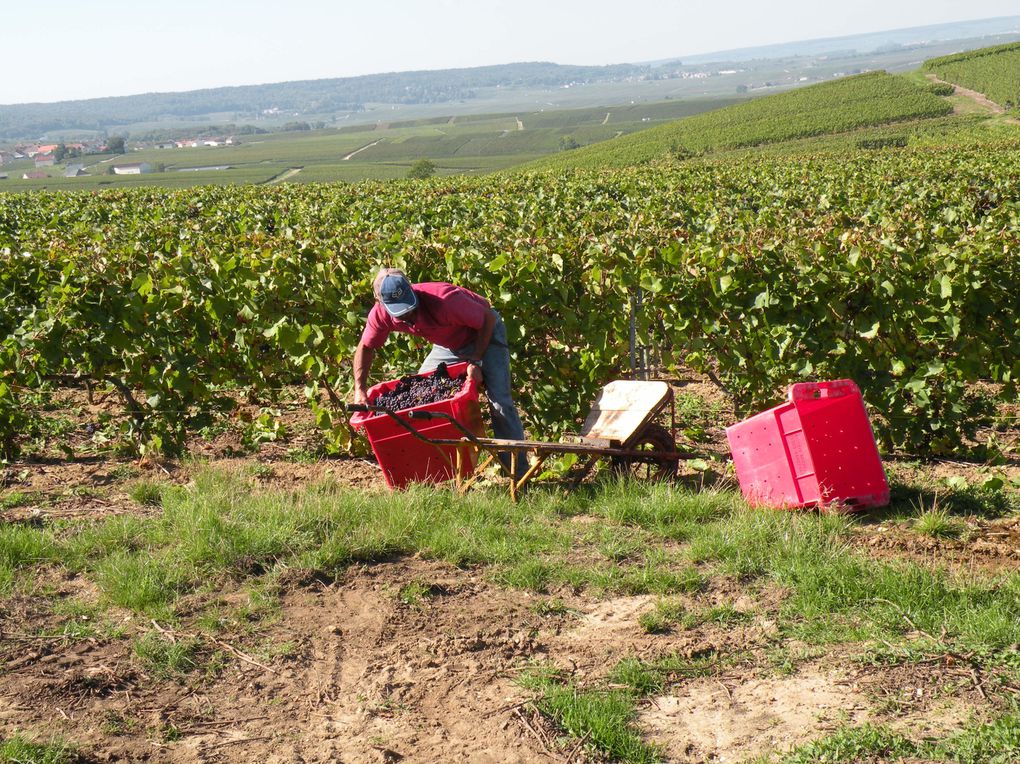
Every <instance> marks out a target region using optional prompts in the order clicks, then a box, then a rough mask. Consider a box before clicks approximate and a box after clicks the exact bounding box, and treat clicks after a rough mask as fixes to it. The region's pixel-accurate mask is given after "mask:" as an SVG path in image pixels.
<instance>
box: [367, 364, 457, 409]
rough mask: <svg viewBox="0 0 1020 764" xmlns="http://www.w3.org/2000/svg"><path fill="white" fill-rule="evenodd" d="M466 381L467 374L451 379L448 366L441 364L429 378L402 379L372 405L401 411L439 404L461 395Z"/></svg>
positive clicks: (412, 377) (379, 396)
mask: <svg viewBox="0 0 1020 764" xmlns="http://www.w3.org/2000/svg"><path fill="white" fill-rule="evenodd" d="M466 380H467V374H461V375H460V376H458V377H451V376H450V374H449V372H448V371H447V370H446V364H440V365H439V367H438V368H437V369H436V371H435V373H433V374H430V375H429V376H427V377H426V376H409V377H401V378H400V380H399V381H398V382H397V386H396V387H394V388H393V389H392V390H390V391H389V392H388V393H381V394H380V395H378V396H376V398H375V400H374V401H372V405H373V406H382V407H384V408H388V409H390V410H391V411H400V410H402V409H410V408H415V407H417V406H425V405H427V404H429V403H438V402H439V401H445V400H446V399H447V398H451V397H453V396H454V395H456V394H457V393H459V392H460V390H461V388H462V387H464V382H465V381H466Z"/></svg>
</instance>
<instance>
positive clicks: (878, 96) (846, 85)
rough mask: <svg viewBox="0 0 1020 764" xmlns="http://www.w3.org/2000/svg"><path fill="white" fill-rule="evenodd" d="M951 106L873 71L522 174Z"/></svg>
mask: <svg viewBox="0 0 1020 764" xmlns="http://www.w3.org/2000/svg"><path fill="white" fill-rule="evenodd" d="M952 111H953V108H952V105H951V104H949V102H947V101H946V100H945V99H943V98H940V97H939V96H937V95H935V94H934V93H933V92H932V91H931V89H930V88H928V87H926V86H925V85H923V84H918V83H915V82H911V81H910V80H908V79H906V78H903V77H899V76H894V75H890V74H887V73H885V72H871V73H868V74H862V75H859V76H855V77H847V78H844V79H841V80H836V81H834V82H828V83H823V84H820V85H813V86H811V87H807V88H802V89H799V90H794V91H790V92H786V93H779V94H776V95H772V96H765V97H762V98H757V99H754V100H752V101H748V102H746V103H742V104H737V105H735V106H730V107H727V108H724V109H719V110H717V111H712V112H707V113H705V114H699V115H696V116H693V117H689V118H686V119H682V120H679V121H677V122H673V123H671V124H666V125H661V126H659V127H653V128H651V129H649V130H644V131H642V132H640V133H637V134H635V135H629V136H623V137H620V138H616V139H613V140H610V141H605V142H603V143H599V144H595V145H593V146H586V147H584V148H581V149H577V150H575V151H571V152H563V153H560V154H557V155H556V156H554V157H549V158H547V159H543V160H539V161H538V162H535V163H532V164H529V165H527V169H558V168H572V167H586V168H598V167H622V166H628V165H634V164H642V163H645V162H649V161H652V160H655V159H659V158H665V157H667V156H670V155H673V156H676V157H681V158H682V157H685V156H690V155H693V154H703V153H708V152H714V151H720V150H725V149H734V148H742V147H747V146H759V145H764V144H770V143H778V142H782V141H788V140H794V139H798V138H807V137H811V136H817V135H826V134H834V133H842V132H846V131H850V130H855V129H860V128H866V127H874V126H877V125H884V124H888V123H893V122H900V121H905V120H914V119H925V118H935V117H942V116H946V115H948V114H951V113H952Z"/></svg>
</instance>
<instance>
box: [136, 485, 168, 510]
mask: <svg viewBox="0 0 1020 764" xmlns="http://www.w3.org/2000/svg"><path fill="white" fill-rule="evenodd" d="M166 490H167V484H166V483H162V482H159V481H157V480H139V481H138V482H136V483H134V484H133V485H132V486H131V487H130V488H129V489H128V496H130V497H131V498H132V499H134V500H135V501H137V502H138V503H139V504H141V505H142V506H143V507H158V506H159V505H160V504H162V503H163V495H164V494H165V493H166Z"/></svg>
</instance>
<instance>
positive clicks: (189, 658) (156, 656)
mask: <svg viewBox="0 0 1020 764" xmlns="http://www.w3.org/2000/svg"><path fill="white" fill-rule="evenodd" d="M199 645H200V643H199V641H198V640H197V639H195V638H193V637H180V638H175V639H170V638H169V637H168V636H167V635H165V634H162V633H160V632H158V631H150V632H147V633H145V634H143V635H142V636H140V637H138V638H136V639H135V640H134V643H133V651H134V654H135V656H136V657H137V658H138V659H139V660H140V661H141V663H142V666H143V667H144V668H145V670H146V671H147V672H148V673H150V674H152V675H153V676H154V677H156V678H157V679H170V678H174V677H180V676H183V675H184V674H187V673H188V672H190V671H191V670H193V669H194V668H196V667H197V666H198V648H199Z"/></svg>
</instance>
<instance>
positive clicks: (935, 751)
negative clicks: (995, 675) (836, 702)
mask: <svg viewBox="0 0 1020 764" xmlns="http://www.w3.org/2000/svg"><path fill="white" fill-rule="evenodd" d="M900 758H917V759H922V760H924V761H944V762H957V763H958V764H1011V763H1012V762H1015V761H1018V760H1020V714H1017V713H1015V712H1014V713H1006V714H1004V715H1002V716H1000V717H999V718H998V719H995V720H994V721H992V722H989V723H986V724H978V725H974V726H969V727H968V728H967V729H965V730H964V731H962V732H958V733H955V734H951V735H947V736H945V737H943V738H942V739H940V740H922V741H915V740H913V739H911V738H910V737H909V736H908V735H906V734H904V733H902V732H897V731H894V730H891V729H889V728H887V727H883V726H876V725H871V724H865V725H862V726H860V727H842V728H840V729H838V730H837V731H836V732H834V733H832V734H831V735H829V736H827V737H824V738H822V739H820V740H816V741H814V742H811V743H808V744H806V745H803V746H799V747H798V748H796V749H795V750H794V751H791V752H790V753H789V754H787V755H785V756H782V757H780V758H779V759H778V761H779V762H780V763H781V764H815V763H816V762H832V763H833V764H835V763H836V762H845V763H846V764H853V763H854V762H862V761H890V760H891V761H895V760H899V759H900ZM757 761H759V762H772V761H777V759H775V758H773V757H762V758H760V759H758V760H757Z"/></svg>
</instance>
